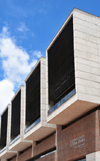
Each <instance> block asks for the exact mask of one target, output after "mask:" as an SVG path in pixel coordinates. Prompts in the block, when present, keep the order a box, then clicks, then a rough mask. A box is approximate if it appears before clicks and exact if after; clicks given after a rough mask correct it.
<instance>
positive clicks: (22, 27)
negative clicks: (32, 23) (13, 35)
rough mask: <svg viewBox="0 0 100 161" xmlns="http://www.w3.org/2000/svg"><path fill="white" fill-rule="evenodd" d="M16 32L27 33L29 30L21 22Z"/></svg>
mask: <svg viewBox="0 0 100 161" xmlns="http://www.w3.org/2000/svg"><path fill="white" fill-rule="evenodd" d="M17 30H18V31H21V32H26V31H29V28H27V27H26V25H25V23H24V22H21V23H20V26H19V27H18V28H17Z"/></svg>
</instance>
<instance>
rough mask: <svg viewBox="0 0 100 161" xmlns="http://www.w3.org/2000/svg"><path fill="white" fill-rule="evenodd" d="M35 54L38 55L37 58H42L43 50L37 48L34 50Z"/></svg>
mask: <svg viewBox="0 0 100 161" xmlns="http://www.w3.org/2000/svg"><path fill="white" fill-rule="evenodd" d="M33 56H36V57H37V58H40V57H41V56H42V53H41V51H37V50H35V51H33Z"/></svg>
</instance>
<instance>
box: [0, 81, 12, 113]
mask: <svg viewBox="0 0 100 161" xmlns="http://www.w3.org/2000/svg"><path fill="white" fill-rule="evenodd" d="M13 90H14V84H13V83H12V82H11V81H9V80H7V79H4V80H2V81H0V114H1V113H2V111H3V109H4V108H5V107H6V106H7V105H8V103H10V101H11V98H12V97H13V96H14V92H13Z"/></svg>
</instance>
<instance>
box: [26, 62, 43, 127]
mask: <svg viewBox="0 0 100 161" xmlns="http://www.w3.org/2000/svg"><path fill="white" fill-rule="evenodd" d="M39 117H40V63H39V64H38V66H37V67H36V69H35V70H34V71H33V73H32V74H31V75H30V77H29V78H28V80H27V81H26V125H27V127H28V126H30V125H31V124H32V123H33V122H34V121H36V120H37V119H38V118H39Z"/></svg>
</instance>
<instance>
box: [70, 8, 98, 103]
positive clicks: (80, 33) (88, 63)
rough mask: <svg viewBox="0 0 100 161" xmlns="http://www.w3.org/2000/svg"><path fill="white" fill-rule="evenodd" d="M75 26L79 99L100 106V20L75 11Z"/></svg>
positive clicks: (75, 55) (76, 74) (75, 54)
mask: <svg viewBox="0 0 100 161" xmlns="http://www.w3.org/2000/svg"><path fill="white" fill-rule="evenodd" d="M73 24H74V57H75V78H76V79H75V81H76V92H77V94H78V98H79V99H81V100H86V101H89V102H93V103H99V104H100V99H99V96H100V18H99V17H96V16H94V15H91V14H88V13H85V12H82V11H80V10H76V9H74V11H73Z"/></svg>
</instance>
